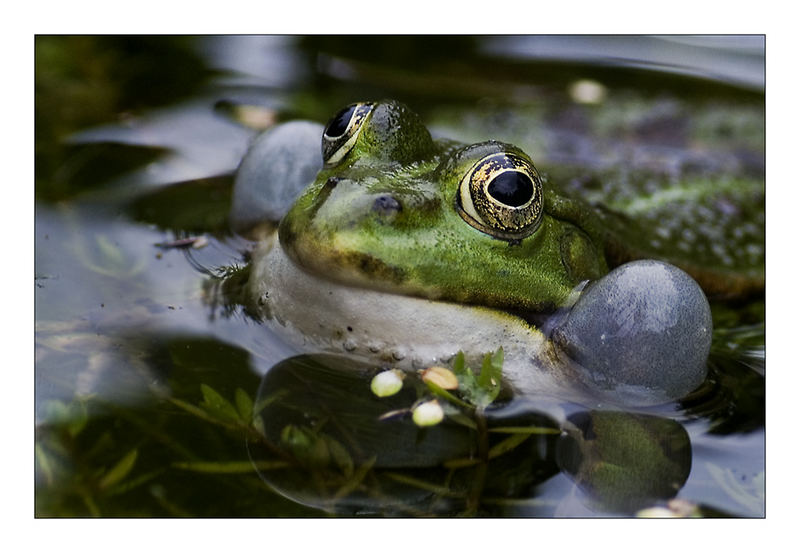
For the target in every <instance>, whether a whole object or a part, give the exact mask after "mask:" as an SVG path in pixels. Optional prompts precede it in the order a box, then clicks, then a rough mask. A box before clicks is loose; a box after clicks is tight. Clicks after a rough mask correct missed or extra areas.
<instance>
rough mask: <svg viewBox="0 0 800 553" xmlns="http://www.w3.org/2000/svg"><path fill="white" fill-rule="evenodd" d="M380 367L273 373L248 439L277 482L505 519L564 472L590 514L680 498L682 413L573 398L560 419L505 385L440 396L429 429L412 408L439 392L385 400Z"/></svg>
mask: <svg viewBox="0 0 800 553" xmlns="http://www.w3.org/2000/svg"><path fill="white" fill-rule="evenodd" d="M378 371H379V369H377V368H375V367H374V366H371V365H365V364H359V363H358V362H356V361H353V360H352V359H348V358H346V357H343V356H333V355H315V356H311V355H307V356H299V357H294V358H291V359H288V360H286V361H284V362H282V363H279V364H278V365H276V366H275V367H273V368H272V369H271V370H269V371H268V372H267V374H266V375H265V376H264V378H263V380H262V383H261V386H260V389H259V393H258V398H257V400H256V408H255V410H254V413H255V414H254V426H255V428H257V429H258V431H259V433H258V436H259V437H258V438H256V439H252V440H251V441H250V442H249V443H248V449H249V452H250V457H251V460H252V461H253V463H254V466H255V467H256V469H257V470H258V471H259V474H260V475H261V477H262V479H263V480H264V481H265V482H266V483H267V484H268V485H269V486H270V487H271V488H272V489H273V490H275V491H277V492H279V493H281V494H282V495H284V496H286V497H288V498H290V499H292V500H294V501H296V502H298V503H302V504H305V505H309V506H314V507H317V508H321V509H325V510H328V511H330V512H335V513H338V514H345V515H357V514H359V515H364V514H366V515H370V514H371V515H397V516H425V515H432V514H438V515H478V516H481V515H482V516H504V515H509V514H519V512H520V511H519V508H520V506H523V507H524V514H525V515H528V516H553V515H554V514H555V515H557V513H558V506H559V503H560V502H561V501H562V499H563V496H564V493H563V490H562V491H560V492H559V493H558V495H557V496H551V495H550V494H548V493H547V492H546V491H543V490H545V489H546V488H548V487H552V486H546V485H545V484H546V483H548V481H551V482H552V481H556V480H560V481H561V484H562V485H563V484H567V485H570V486H576V487H577V489H578V495H579V496H580V498H581V501H582V502H583V503H584V504H585V506H586V507H587V508H588V509H590V510H591V511H592V512H594V513H599V514H605V515H617V514H621V515H623V516H624V515H632V514H634V513H635V512H636V511H637V510H639V509H642V508H645V507H648V506H651V505H654V504H656V503H658V502H659V501H663V500H667V499H669V498H672V497H674V496H675V495H676V494H677V492H678V491H679V490H680V488H681V487H682V485H683V484H684V483H685V481H686V479H687V478H688V475H689V471H690V469H691V459H692V455H691V443H690V440H689V436H688V434H687V433H686V431H685V430H684V428H683V427H682V426H681V424H679V423H678V422H675V421H673V420H670V419H665V418H661V417H657V416H653V415H642V414H630V413H625V412H617V411H614V412H610V411H585V410H576V409H575V406H568V407H567V410H570V411H571V414H570V415H568V416H563V417H561V418H560V417H559V415H558V414H557V413H558V408H555V407H554V406H553V405H552V404H547V403H546V404H543V405H542V407H543V409H542V410H537V409H536V406H537V402H536V401H534V400H531V399H530V398H525V399H515V398H511V397H509V396H508V395H507V394H505V393H503V392H501V394H500V396H499V397H498V399H497V400H496V401H495V402H494V403H493V404H491V405H490V406H489V407H487V408H486V409H480V408H478V409H475V408H468V406H465V404H459V403H458V402H449V401H448V400H447V399H446V397H445V398H443V397H439V398H438V399H437V401H439V403H440V405H442V407H443V409H444V411H445V413H446V416H445V418H444V420H443V422H442V423H440V424H438V425H435V426H430V427H422V428H421V427H418V426H416V425H415V424H414V422H413V421H412V417H411V416H410V408H411V407H412V406H413V405H415V404H417V403H418V402H420V401H425V400H429V399H430V389H429V388H428V387H427V386H425V384H424V383H423V381H422V380H421V379H420V378H419V376H418V375H417V374H408V375H406V377H405V379H404V385H403V387H402V389H401V390H400V392H398V393H397V394H395V395H393V396H391V397H383V398H379V397H377V396H375V395H374V394H373V393H372V392H371V391H370V381H371V379H372V378H373V376H374V375H375V374H376V373H377V372H378ZM454 394H455V395H456V396H457V395H458V394H457V392H454ZM561 412H562V413H563V412H564V411H561ZM545 413H547V414H545ZM570 481H571V482H573V484H569V482H570ZM571 495H574V494H571Z"/></svg>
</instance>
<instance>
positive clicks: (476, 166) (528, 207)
mask: <svg viewBox="0 0 800 553" xmlns="http://www.w3.org/2000/svg"><path fill="white" fill-rule="evenodd" d="M322 157H323V162H324V166H323V168H322V170H321V171H320V172H319V173H318V175H317V177H316V179H315V180H314V182H313V183H312V184H311V185H310V186H309V187H308V188H307V189H306V190H305V192H304V193H303V194H302V195H301V197H300V198H299V199H298V200H297V201H296V202H295V204H294V205H293V207H292V208H291V210H290V211H289V213H288V214H287V215H286V216H285V217H284V218H283V220H282V222H281V224H280V228H279V236H280V241H281V244H282V246H283V247H284V249H285V250H286V252H287V253H288V255H289V257H290V258H291V259H292V260H293V261H294V262H295V263H296V264H298V265H300V266H301V267H302V268H304V269H305V270H306V271H309V272H312V273H314V274H317V275H320V276H324V277H325V278H328V279H332V280H335V281H338V282H342V283H345V284H350V285H355V286H361V287H368V288H372V289H378V290H383V291H388V292H394V293H400V294H407V295H414V296H419V297H424V298H430V299H439V300H445V301H456V302H464V303H470V304H478V305H486V306H493V307H500V308H506V309H525V310H534V311H548V310H552V309H554V308H555V307H557V306H558V305H559V304H561V303H562V302H563V301H564V300H565V298H566V297H567V296H568V294H569V292H570V291H571V290H572V289H573V288H574V287H575V286H576V285H577V284H578V283H579V282H581V281H582V280H586V279H595V278H598V277H600V276H602V275H603V274H605V273H606V272H607V270H608V269H607V266H606V262H605V259H604V257H603V255H602V246H601V244H599V243H598V241H597V238H594V239H593V238H590V236H591V235H592V234H591V233H590V232H587V231H586V229H585V228H582V226H581V223H580V221H581V220H583V219H584V218H583V217H582V216H581V214H572V213H570V214H569V215H565V213H566V212H567V211H569V210H564V209H563V204H562V203H559V202H561V201H562V200H561V199H560V198H558V197H557V196H554V195H553V194H552V193H550V192H548V191H547V190H546V188H545V187H544V186H543V183H542V179H541V178H540V176H539V174H538V172H537V170H536V168H535V167H534V165H533V162H532V161H531V159H530V158H529V157H528V155H527V154H525V152H523V151H522V150H520V149H519V148H517V147H515V146H512V145H509V144H504V143H500V142H494V141H489V142H483V143H479V144H473V145H468V146H464V145H461V144H457V143H454V142H451V141H446V140H434V139H432V138H431V135H430V133H429V132H428V130H427V129H426V128H425V126H424V125H423V124H422V122H421V120H420V118H419V117H418V116H417V115H416V114H414V113H413V112H411V111H410V110H409V109H408V108H407V107H405V106H404V105H402V104H400V103H398V102H394V101H387V102H377V103H358V104H353V105H351V106H348V107H346V108H344V109H343V110H341V111H340V112H339V113H337V114H336V115H335V116H334V117H333V118H332V119H331V120H330V122H329V123H328V124H327V126H326V127H325V130H324V133H323V136H322ZM558 206H561V207H558ZM572 215H575V216H572Z"/></svg>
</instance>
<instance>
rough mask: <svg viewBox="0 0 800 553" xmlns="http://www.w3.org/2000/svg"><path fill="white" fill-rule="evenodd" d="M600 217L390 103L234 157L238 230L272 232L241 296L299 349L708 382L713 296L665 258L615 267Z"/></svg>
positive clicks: (587, 389) (518, 167)
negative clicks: (492, 358) (495, 357)
mask: <svg viewBox="0 0 800 553" xmlns="http://www.w3.org/2000/svg"><path fill="white" fill-rule="evenodd" d="M315 135H316V137H315ZM320 141H321V147H320V146H319V144H320ZM288 152H291V153H288ZM270 198H279V199H281V198H282V199H281V200H279V201H277V204H279V205H277V206H276V205H274V203H273V204H270V201H269V199H270ZM265 199H266V205H267V206H268V207H267V208H265V209H262V208H259V207H257V206H258V205H259V203H264V202H265ZM607 217H608V214H607V213H600V212H598V210H597V209H594V208H593V207H592V206H590V205H589V204H587V203H586V202H583V201H581V200H580V199H579V198H571V197H567V196H564V195H561V194H559V193H557V192H556V191H555V190H554V189H553V188H550V187H548V186H547V182H546V179H545V178H543V177H542V175H541V174H540V173H539V172H538V170H537V169H536V167H535V166H534V163H533V160H532V159H531V157H530V156H529V155H528V154H527V153H526V152H524V151H523V150H522V149H520V148H518V147H517V146H515V145H513V144H508V143H504V142H500V141H496V140H487V141H483V142H479V143H474V144H462V143H460V142H458V141H455V140H452V139H449V138H436V139H434V138H433V137H432V135H431V133H430V132H429V130H428V129H427V128H426V127H425V125H424V123H423V122H422V120H421V118H420V117H419V116H418V115H417V114H416V113H414V112H413V111H412V110H411V109H410V108H408V107H407V106H405V105H404V104H402V103H400V102H397V101H395V100H383V101H370V102H358V103H353V104H351V105H348V106H346V107H345V108H343V109H341V110H340V111H339V112H337V113H336V114H335V115H334V116H333V117H332V118H331V119H330V120H329V122H328V123H327V125H325V126H321V125H318V124H313V123H308V122H296V123H295V124H294V125H293V124H292V123H286V124H284V126H283V127H280V128H277V129H274V130H272V131H268V132H267V134H266V136H265V137H264V138H263V140H261V141H259V142H257V143H255V144H254V146H253V148H252V149H251V151H250V152H249V153H248V155H247V156H246V157H245V159H244V160H243V162H242V164H241V166H240V168H239V172H238V174H237V181H236V184H235V187H234V199H233V210H232V221H233V222H234V224H235V226H236V225H238V226H239V227H243V226H248V225H249V226H253V223H254V222H258V221H259V218H261V219H266V221H262V222H266V223H267V224H265V225H260V226H259V225H256V228H258V231H257V232H256V233H257V238H256V239H255V243H256V244H257V245H256V246H255V248H254V250H253V251H252V253H251V261H250V265H249V266H248V268H247V271H246V275H245V278H244V279H243V280H244V282H243V284H242V294H241V298H242V299H241V301H240V303H242V304H243V305H244V306H245V309H246V310H247V311H248V313H250V314H251V315H253V316H254V318H256V319H258V320H259V321H261V322H263V323H264V324H266V325H268V326H269V327H270V328H271V330H272V331H274V332H276V333H277V334H278V335H280V336H281V338H283V339H284V340H285V341H287V342H288V343H290V344H292V345H293V346H294V347H296V348H297V349H298V350H299V351H303V352H308V351H312V352H315V351H317V352H328V353H330V352H338V353H342V354H346V355H351V356H353V357H357V358H360V359H368V360H372V361H374V362H375V363H376V364H381V365H382V366H387V365H391V366H396V367H399V368H402V369H406V370H415V369H421V368H423V367H425V366H431V365H435V364H442V363H447V362H448V360H451V359H452V358H453V357H454V356H455V355H456V353H457V352H459V351H462V352H464V353H465V354H467V355H468V356H469V355H474V356H476V357H477V356H481V355H483V354H484V353H486V352H488V351H494V350H495V349H497V348H498V347H502V348H503V349H504V351H505V359H506V361H505V365H504V379H506V380H507V381H508V385H509V386H510V388H511V389H512V390H513V391H514V392H515V393H519V394H523V395H531V394H535V395H547V396H557V397H566V396H570V397H573V396H580V397H586V395H587V394H589V395H591V394H594V393H595V392H598V391H599V392H600V394H601V395H602V396H603V397H604V398H606V399H608V398H609V397H611V398H614V401H616V400H619V398H624V400H623V401H626V402H627V401H634V402H646V403H647V402H660V401H665V400H668V399H675V398H677V397H681V396H683V395H685V394H687V393H689V392H690V391H692V390H693V389H694V388H696V387H697V386H699V385H700V383H702V381H703V379H704V378H705V375H706V366H705V361H706V357H707V355H708V350H709V347H710V340H711V331H712V322H711V315H710V308H709V304H708V301H707V299H706V297H705V295H704V293H703V291H702V289H701V287H700V286H699V284H697V282H696V281H695V280H694V279H693V278H692V277H691V276H689V275H688V274H686V273H685V272H684V271H682V270H681V269H679V268H676V267H674V266H672V265H671V264H669V263H668V262H665V261H663V260H661V261H659V260H657V261H645V262H644V264H642V263H641V262H639V261H636V260H634V261H631V259H626V258H625V256H621V255H620V253H619V252H620V240H618V239H615V237H616V235H614V234H613V233H612V231H613V229H614V227H613V225H609V224H608V222H607ZM633 257H637V258H643V259H644V260H646V259H647V258H646V256H642V255H637V256H633ZM620 260H623V261H620ZM620 283H634V286H633V287H631V288H630V289H626V288H625V287H621V286H619V284H620ZM626 285H627V284H626ZM650 290H656V291H657V293H655V294H652V293H651V292H650ZM626 294H627V295H626ZM612 303H613V305H614V308H613V309H611V310H609V308H608V305H610V304H612ZM608 321H612V322H613V325H616V326H615V327H614V328H615V330H614V331H613V332H612V331H611V330H609V331H608V332H605V331H604V329H605V328H607V327H608ZM613 325H612V326H613ZM595 335H599V336H600V337H599V338H598V339H588V340H585V339H583V338H585V337H586V336H595ZM607 337H608V341H609V342H608V343H610V344H612V347H610V348H608V347H607V348H605V349H606V350H607V351H609V352H610V353H607V354H606V353H604V354H602V355H600V356H599V358H598V356H596V355H594V353H595V352H594V351H592V348H597V344H598V343H600V345H601V346H606V345H607V343H606V339H607ZM587 348H588V350H587ZM601 349H602V348H601ZM620 349H622V351H623V354H622V355H619V354H617V353H615V352H616V351H617V350H620ZM676 352H677V353H676ZM654 357H655V359H654ZM620 364H622V365H624V366H623V367H622V368H621V369H620V367H619V366H618V365H620ZM620 374H621V375H623V376H622V377H621V378H620V376H619V375H620Z"/></svg>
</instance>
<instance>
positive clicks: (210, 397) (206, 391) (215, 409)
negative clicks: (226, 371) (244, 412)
mask: <svg viewBox="0 0 800 553" xmlns="http://www.w3.org/2000/svg"><path fill="white" fill-rule="evenodd" d="M200 391H201V392H202V394H203V401H202V402H201V403H200V407H202V408H203V409H205V410H206V411H207V412H208V413H210V414H212V415H214V416H216V417H218V418H221V419H225V420H234V421H238V420H240V418H239V412H238V411H237V410H236V407H234V406H233V404H232V403H231V402H230V401H228V400H227V399H225V398H224V397H222V395H220V393H219V392H217V391H216V390H215V389H214V388H212V387H211V386H209V385H207V384H200Z"/></svg>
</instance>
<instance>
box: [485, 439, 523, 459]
mask: <svg viewBox="0 0 800 553" xmlns="http://www.w3.org/2000/svg"><path fill="white" fill-rule="evenodd" d="M530 437H531V435H530V434H511V435H510V436H509V437H508V438H506V439H505V440H503V441H501V442H500V443H498V444H496V445H495V446H493V447H492V448H491V449H490V450H489V459H494V458H495V457H499V456H500V455H503V454H504V453H508V452H509V451H511V450H512V449H514V448H515V447H517V446H518V445H519V444H521V443H522V442H524V441H525V440H527V439H528V438H530Z"/></svg>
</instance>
